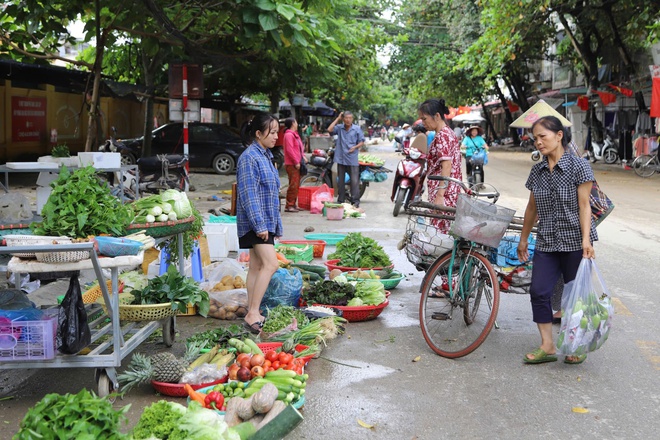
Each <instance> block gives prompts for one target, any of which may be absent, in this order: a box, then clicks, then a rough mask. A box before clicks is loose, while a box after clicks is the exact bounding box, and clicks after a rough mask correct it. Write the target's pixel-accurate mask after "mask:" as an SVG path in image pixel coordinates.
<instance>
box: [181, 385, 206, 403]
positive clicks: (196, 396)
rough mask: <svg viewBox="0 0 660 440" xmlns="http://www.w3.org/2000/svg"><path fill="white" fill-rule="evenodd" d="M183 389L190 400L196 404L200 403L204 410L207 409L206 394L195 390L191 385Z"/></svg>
mask: <svg viewBox="0 0 660 440" xmlns="http://www.w3.org/2000/svg"><path fill="white" fill-rule="evenodd" d="M183 388H184V389H185V390H186V391H187V392H188V396H190V400H194V401H195V402H198V403H200V404H201V405H202V406H203V407H204V408H206V402H205V401H204V398H205V397H206V394H204V393H200V392H198V391H195V390H193V388H192V387H191V386H190V384H185V385H184V386H183Z"/></svg>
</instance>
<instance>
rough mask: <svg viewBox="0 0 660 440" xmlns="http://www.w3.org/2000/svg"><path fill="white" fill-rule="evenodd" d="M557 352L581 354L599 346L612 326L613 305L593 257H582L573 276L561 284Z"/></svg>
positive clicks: (571, 354) (568, 354) (570, 354)
mask: <svg viewBox="0 0 660 440" xmlns="http://www.w3.org/2000/svg"><path fill="white" fill-rule="evenodd" d="M561 308H562V318H561V327H560V329H559V338H558V339H557V352H558V353H559V354H563V355H566V356H574V355H583V354H587V353H589V352H591V351H595V350H597V349H598V348H600V346H601V345H603V343H604V342H605V341H606V340H607V338H608V336H609V333H610V329H611V327H612V317H613V315H614V307H613V306H612V300H611V298H610V295H609V292H608V290H607V286H606V285H605V281H604V280H603V277H602V275H601V274H600V271H599V270H598V268H597V267H596V263H595V261H594V260H593V259H590V258H583V259H582V261H581V262H580V267H579V268H578V272H577V275H576V276H575V279H574V280H573V281H571V282H570V283H567V284H566V285H565V286H564V293H563V295H562V304H561Z"/></svg>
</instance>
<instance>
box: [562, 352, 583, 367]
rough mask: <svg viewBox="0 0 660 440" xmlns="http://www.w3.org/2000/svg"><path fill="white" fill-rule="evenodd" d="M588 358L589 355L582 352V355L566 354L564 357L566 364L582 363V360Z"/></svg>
mask: <svg viewBox="0 0 660 440" xmlns="http://www.w3.org/2000/svg"><path fill="white" fill-rule="evenodd" d="M586 360H587V355H586V354H580V355H571V356H566V357H565V358H564V363H565V364H571V365H577V364H581V363H582V362H584V361H586Z"/></svg>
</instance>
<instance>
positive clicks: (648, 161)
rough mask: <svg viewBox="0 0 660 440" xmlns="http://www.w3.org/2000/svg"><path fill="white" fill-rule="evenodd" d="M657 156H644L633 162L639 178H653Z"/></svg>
mask: <svg viewBox="0 0 660 440" xmlns="http://www.w3.org/2000/svg"><path fill="white" fill-rule="evenodd" d="M656 165H657V164H656V162H655V156H651V155H650V154H644V155H642V156H639V157H638V158H637V159H635V160H634V161H633V164H632V168H633V170H635V174H637V175H638V176H639V177H651V176H652V175H653V174H655V171H656Z"/></svg>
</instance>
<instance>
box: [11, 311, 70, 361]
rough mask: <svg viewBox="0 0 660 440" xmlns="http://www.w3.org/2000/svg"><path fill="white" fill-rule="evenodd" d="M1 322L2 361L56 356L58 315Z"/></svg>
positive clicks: (44, 358) (45, 358) (41, 358)
mask: <svg viewBox="0 0 660 440" xmlns="http://www.w3.org/2000/svg"><path fill="white" fill-rule="evenodd" d="M6 321H7V322H5V320H3V321H2V322H0V362H10V361H31V360H48V359H53V358H55V334H56V332H57V317H45V319H42V320H40V321H9V320H6Z"/></svg>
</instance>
